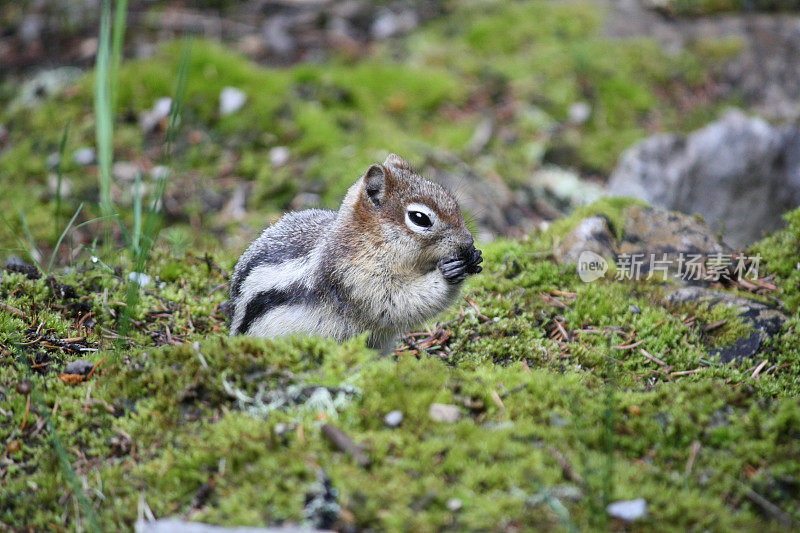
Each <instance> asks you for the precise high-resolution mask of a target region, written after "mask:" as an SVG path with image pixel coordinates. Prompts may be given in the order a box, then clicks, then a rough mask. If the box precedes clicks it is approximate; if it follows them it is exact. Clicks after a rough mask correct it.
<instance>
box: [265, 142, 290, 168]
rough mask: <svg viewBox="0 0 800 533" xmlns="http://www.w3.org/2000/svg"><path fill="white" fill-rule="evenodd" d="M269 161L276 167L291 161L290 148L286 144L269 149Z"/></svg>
mask: <svg viewBox="0 0 800 533" xmlns="http://www.w3.org/2000/svg"><path fill="white" fill-rule="evenodd" d="M269 162H270V163H272V166H273V167H274V168H278V167H282V166H283V165H285V164H286V163H288V162H289V149H288V148H286V147H285V146H276V147H275V148H273V149H271V150H270V151H269Z"/></svg>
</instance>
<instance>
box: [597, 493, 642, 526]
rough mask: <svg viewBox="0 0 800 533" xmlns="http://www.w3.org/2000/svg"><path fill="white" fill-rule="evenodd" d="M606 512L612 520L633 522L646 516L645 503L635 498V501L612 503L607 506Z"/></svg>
mask: <svg viewBox="0 0 800 533" xmlns="http://www.w3.org/2000/svg"><path fill="white" fill-rule="evenodd" d="M606 511H607V512H608V514H609V515H611V516H613V517H614V518H619V519H620V520H623V521H625V522H633V521H634V520H637V519H639V518H643V517H645V516H647V501H646V500H645V499H644V498H636V499H635V500H623V501H618V502H612V503H610V504H608V507H606Z"/></svg>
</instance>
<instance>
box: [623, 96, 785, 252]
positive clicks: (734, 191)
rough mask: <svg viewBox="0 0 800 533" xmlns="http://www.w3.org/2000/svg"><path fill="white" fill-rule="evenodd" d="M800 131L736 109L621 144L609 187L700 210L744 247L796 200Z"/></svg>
mask: <svg viewBox="0 0 800 533" xmlns="http://www.w3.org/2000/svg"><path fill="white" fill-rule="evenodd" d="M798 151H800V130H798V129H797V128H794V127H789V128H782V129H781V128H773V127H772V126H770V125H769V124H767V123H766V122H765V121H764V120H762V119H759V118H749V117H747V116H745V115H744V114H743V113H741V112H739V111H731V112H729V113H727V114H726V115H725V116H724V117H723V118H722V119H721V120H719V121H717V122H714V123H712V124H709V125H708V126H706V127H705V128H702V129H700V130H697V131H695V132H693V133H691V134H689V135H687V136H683V135H673V134H664V135H655V136H653V137H650V138H648V139H645V140H644V141H642V142H640V143H639V144H637V145H635V146H634V147H632V148H631V149H629V150H628V151H626V152H625V153H624V154H623V156H622V158H621V160H620V162H619V164H618V166H617V168H616V169H615V170H614V172H613V174H612V175H611V178H610V179H609V182H608V192H609V193H610V194H613V195H619V196H634V197H637V198H642V199H644V200H647V201H648V202H650V203H653V204H655V205H657V206H661V207H665V208H668V209H675V210H679V211H682V212H684V213H689V214H694V213H697V214H699V215H701V216H702V217H703V218H704V219H705V220H706V221H707V222H708V224H709V225H710V226H711V227H712V228H713V229H714V230H715V231H720V232H722V231H724V234H725V240H726V241H727V242H730V243H731V244H733V245H734V246H742V247H743V246H746V245H748V244H750V243H752V242H753V241H755V240H757V239H759V238H760V237H762V236H763V235H764V234H765V233H767V232H769V231H773V230H775V229H777V228H779V227H781V225H782V221H781V214H782V213H783V212H785V211H787V210H789V209H791V208H793V207H796V206H797V205H800V155H798Z"/></svg>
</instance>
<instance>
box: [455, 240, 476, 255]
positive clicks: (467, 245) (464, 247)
mask: <svg viewBox="0 0 800 533" xmlns="http://www.w3.org/2000/svg"><path fill="white" fill-rule="evenodd" d="M474 249H475V239H474V238H473V237H472V235H470V236H469V237H468V238H467V239H465V240H463V241H462V242H461V245H460V246H459V247H458V251H459V254H458V255H462V256H467V255H471V254H472V250H474Z"/></svg>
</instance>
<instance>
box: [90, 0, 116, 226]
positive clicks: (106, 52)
mask: <svg viewBox="0 0 800 533" xmlns="http://www.w3.org/2000/svg"><path fill="white" fill-rule="evenodd" d="M110 49H111V0H103V3H102V7H101V10H100V40H99V45H98V48H97V63H96V67H95V88H94V114H95V135H96V137H97V163H98V168H99V170H100V208H101V210H102V211H103V214H105V215H108V214H110V213H112V212H113V210H114V209H113V205H112V201H111V161H112V158H113V149H114V124H113V117H112V113H111V95H110V94H109V90H110V81H111V79H110V57H109V56H110V54H111V50H110Z"/></svg>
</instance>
